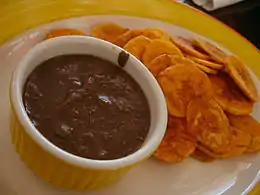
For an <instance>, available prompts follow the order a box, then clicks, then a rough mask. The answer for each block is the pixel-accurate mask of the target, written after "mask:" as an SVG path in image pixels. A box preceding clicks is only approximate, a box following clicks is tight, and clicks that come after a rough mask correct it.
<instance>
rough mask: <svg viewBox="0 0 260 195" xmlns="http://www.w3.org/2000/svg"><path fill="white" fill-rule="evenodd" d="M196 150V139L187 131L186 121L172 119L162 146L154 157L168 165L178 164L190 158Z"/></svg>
mask: <svg viewBox="0 0 260 195" xmlns="http://www.w3.org/2000/svg"><path fill="white" fill-rule="evenodd" d="M195 148H196V139H195V138H194V137H193V136H191V135H190V134H189V133H188V132H187V131H186V123H185V120H184V119H181V118H176V117H174V118H173V117H172V119H171V127H168V128H167V130H166V133H165V136H164V138H163V141H162V142H161V144H160V146H159V147H158V148H157V150H156V151H155V153H154V156H155V157H156V158H157V159H159V160H162V161H165V162H168V163H177V162H180V161H183V160H184V159H186V158H188V157H189V156H190V154H192V153H193V152H194V150H195Z"/></svg>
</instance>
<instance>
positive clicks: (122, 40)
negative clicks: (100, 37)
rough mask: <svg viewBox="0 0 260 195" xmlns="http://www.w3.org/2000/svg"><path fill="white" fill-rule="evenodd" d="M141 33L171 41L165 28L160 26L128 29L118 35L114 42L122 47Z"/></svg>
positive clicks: (148, 36) (151, 37) (152, 37)
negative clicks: (162, 28)
mask: <svg viewBox="0 0 260 195" xmlns="http://www.w3.org/2000/svg"><path fill="white" fill-rule="evenodd" d="M140 35H143V36H145V37H147V38H149V39H162V40H165V41H168V42H169V41H170V36H169V35H168V34H167V33H166V32H164V31H163V30H161V29H158V28H145V29H134V30H130V31H127V32H125V33H124V34H122V35H120V36H118V37H117V38H116V39H115V41H114V43H115V44H116V45H118V46H120V47H124V46H125V45H126V44H127V43H128V42H129V41H130V40H131V39H133V38H135V37H137V36H140Z"/></svg>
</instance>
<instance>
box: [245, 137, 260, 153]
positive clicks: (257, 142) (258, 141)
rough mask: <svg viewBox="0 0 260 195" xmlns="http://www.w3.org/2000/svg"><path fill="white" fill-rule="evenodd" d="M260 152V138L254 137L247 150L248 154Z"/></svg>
mask: <svg viewBox="0 0 260 195" xmlns="http://www.w3.org/2000/svg"><path fill="white" fill-rule="evenodd" d="M257 151H260V137H258V136H257V137H253V136H251V141H250V145H249V147H248V148H247V150H246V153H252V152H257Z"/></svg>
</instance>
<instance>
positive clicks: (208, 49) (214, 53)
mask: <svg viewBox="0 0 260 195" xmlns="http://www.w3.org/2000/svg"><path fill="white" fill-rule="evenodd" d="M194 44H195V45H196V46H197V47H199V48H200V49H201V50H203V51H204V52H205V53H207V54H209V55H210V57H211V58H212V59H213V60H214V61H216V62H218V63H220V64H223V63H224V62H225V60H226V57H227V55H226V53H225V52H224V51H222V50H221V49H219V48H218V47H217V46H215V45H213V44H212V43H209V42H207V41H205V40H202V39H199V38H196V39H194Z"/></svg>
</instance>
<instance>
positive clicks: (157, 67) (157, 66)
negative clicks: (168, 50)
mask: <svg viewBox="0 0 260 195" xmlns="http://www.w3.org/2000/svg"><path fill="white" fill-rule="evenodd" d="M171 65H172V64H171V56H170V55H168V54H162V55H159V56H157V57H156V58H154V59H153V60H152V61H151V62H149V63H148V64H146V67H147V68H148V69H149V70H150V72H151V73H152V74H153V75H154V76H155V77H156V76H157V75H158V74H159V73H160V72H162V71H164V70H165V69H166V68H167V67H169V66H171Z"/></svg>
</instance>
